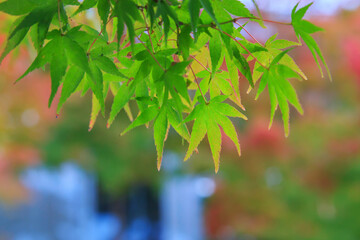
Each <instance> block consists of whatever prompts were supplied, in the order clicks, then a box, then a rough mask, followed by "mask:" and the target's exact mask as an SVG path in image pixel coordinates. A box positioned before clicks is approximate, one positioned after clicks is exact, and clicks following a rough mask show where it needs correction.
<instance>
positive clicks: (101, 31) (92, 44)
mask: <svg viewBox="0 0 360 240" xmlns="http://www.w3.org/2000/svg"><path fill="white" fill-rule="evenodd" d="M111 20H112V17H111V18H109V20H108V21H107V23H106V24H105V27H104V28H102V29H101V30H100V32H99V34H98V37H97V38H95V39H94V41H93V42H92V43H91V45H90V47H89V50H88V51H87V53H88V54H89V53H90V50H91V48H92V47H93V46H94V44H95V43H96V41H97V40H98V39H99V37H100V36H101V34H102V33H103V31H104V29H106V25H107V24H108V23H109V22H110V21H111Z"/></svg>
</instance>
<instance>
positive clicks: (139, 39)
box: [136, 36, 166, 72]
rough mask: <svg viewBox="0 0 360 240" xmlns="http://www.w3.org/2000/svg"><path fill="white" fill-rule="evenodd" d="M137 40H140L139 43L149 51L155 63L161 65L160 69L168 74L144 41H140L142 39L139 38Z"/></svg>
mask: <svg viewBox="0 0 360 240" xmlns="http://www.w3.org/2000/svg"><path fill="white" fill-rule="evenodd" d="M136 38H137V39H138V40H139V42H140V43H141V44H142V45H143V46H144V48H145V49H146V51H148V53H150V55H151V56H152V58H153V59H154V60H155V62H156V63H157V64H158V65H159V67H160V68H161V69H162V70H163V71H164V72H166V69H165V68H164V67H163V66H162V65H161V64H160V63H159V61H158V60H157V59H156V57H155V56H154V54H153V53H152V52H151V51H150V49H149V48H148V47H147V46H146V45H145V43H144V42H143V41H141V40H140V38H139V37H138V36H136Z"/></svg>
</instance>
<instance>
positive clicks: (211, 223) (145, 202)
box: [0, 0, 360, 240]
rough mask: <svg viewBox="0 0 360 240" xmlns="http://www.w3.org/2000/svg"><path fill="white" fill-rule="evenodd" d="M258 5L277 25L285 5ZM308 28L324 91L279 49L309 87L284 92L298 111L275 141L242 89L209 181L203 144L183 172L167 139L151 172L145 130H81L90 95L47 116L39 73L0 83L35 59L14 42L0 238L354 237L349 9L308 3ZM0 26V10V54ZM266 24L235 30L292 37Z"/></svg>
mask: <svg viewBox="0 0 360 240" xmlns="http://www.w3.org/2000/svg"><path fill="white" fill-rule="evenodd" d="M243 2H244V3H245V4H246V5H247V6H248V7H249V8H251V9H253V11H256V10H255V9H254V7H253V3H252V1H251V0H246V1H243ZM308 2H309V1H301V5H304V4H306V3H308ZM258 3H259V7H260V9H261V10H262V14H263V17H264V18H267V19H273V20H281V21H289V15H290V11H291V8H292V7H293V6H294V5H295V4H296V1H293V0H291V1H290V0H271V1H270V0H268V1H265V0H262V1H258ZM89 16H90V17H91V12H90V13H89ZM307 18H308V19H311V20H312V21H313V22H315V23H316V24H317V25H320V26H321V27H323V28H324V29H325V30H326V31H325V32H322V33H320V34H317V35H316V40H317V41H318V42H319V45H320V46H321V48H322V50H323V52H324V55H325V57H326V59H327V61H328V64H329V67H330V69H331V72H332V74H333V78H334V80H333V82H330V81H329V80H328V79H322V78H321V76H320V73H319V71H318V69H317V67H316V64H315V62H314V60H313V58H312V56H311V54H310V52H309V50H308V49H307V48H306V47H303V48H299V49H297V50H295V51H293V52H292V56H293V57H294V58H295V60H296V62H297V63H298V65H299V66H300V67H301V69H302V70H303V71H304V72H305V74H306V75H307V76H308V78H309V80H308V81H304V82H295V81H294V82H293V84H294V85H295V87H296V89H297V91H298V95H299V98H300V102H301V103H302V105H303V108H304V111H305V114H304V115H303V116H301V115H299V114H298V113H297V112H295V111H293V110H294V109H292V111H293V112H292V114H291V125H290V126H291V127H290V129H291V130H290V136H289V137H288V138H287V139H285V137H284V133H283V129H282V122H281V117H280V114H279V113H277V115H276V118H277V119H276V121H275V123H274V125H273V127H272V129H271V130H268V129H267V127H268V122H269V116H270V103H269V102H268V97H267V96H265V95H264V96H262V97H261V98H260V99H259V100H257V101H256V102H255V101H254V93H253V92H251V93H250V94H246V90H247V83H246V80H243V81H242V82H241V84H242V86H241V91H242V102H243V104H244V106H246V109H247V111H246V114H247V116H248V118H249V119H250V120H249V121H247V122H244V121H241V122H239V121H236V122H235V124H236V125H237V129H238V134H239V136H240V139H241V146H242V156H241V158H238V157H237V156H236V150H235V149H234V148H233V145H232V144H231V142H230V140H229V139H227V138H224V143H223V151H222V163H221V166H220V171H219V173H218V174H214V170H213V163H212V159H211V154H210V152H209V149H208V146H207V143H205V144H203V145H201V147H200V148H199V152H200V153H199V154H195V155H194V156H193V157H192V159H191V160H190V161H188V162H186V163H184V162H182V159H183V157H184V154H185V151H186V147H187V146H186V144H184V145H183V144H182V141H181V139H180V138H179V137H178V136H177V135H176V134H175V133H174V132H170V134H169V138H168V141H167V143H166V146H165V147H166V153H165V156H164V160H163V168H162V170H161V171H160V172H158V171H157V170H156V153H155V147H154V143H153V137H152V134H151V131H150V130H148V129H146V128H138V129H135V130H133V131H132V132H131V133H129V134H127V135H125V136H123V137H120V136H119V134H120V132H121V130H122V129H124V128H125V127H126V126H127V124H129V120H128V119H127V118H126V116H124V115H122V116H121V117H119V118H118V119H117V122H116V123H114V124H113V126H112V129H110V130H108V129H106V124H105V120H104V119H99V120H98V122H97V123H96V125H95V127H94V129H93V130H92V131H91V132H88V123H89V114H90V110H91V98H90V97H91V96H85V97H83V98H80V97H79V96H77V95H75V96H72V97H71V100H70V102H69V103H68V104H66V106H65V108H64V110H63V111H62V113H61V115H60V116H59V117H58V118H56V113H55V109H54V108H51V109H48V108H47V99H48V96H49V95H50V77H49V74H48V73H47V72H42V71H36V72H34V73H32V74H30V75H29V76H28V77H26V78H25V79H23V80H22V82H21V83H19V84H16V85H13V81H14V80H15V79H16V78H17V77H18V76H19V75H20V74H21V73H23V72H24V71H25V70H26V68H27V67H28V66H29V65H30V63H31V59H33V58H34V50H33V48H32V47H31V43H27V42H25V43H24V44H23V45H22V46H21V47H20V48H18V49H17V50H16V51H15V52H14V53H13V54H12V55H11V56H8V57H7V58H6V59H5V61H4V62H3V64H2V65H1V66H0V240H72V239H74V240H75V239H76V240H82V239H86V240H115V239H116V240H117V239H125V240H158V239H159V240H160V239H161V240H205V239H209V240H213V239H214V240H215V239H219V240H235V239H236V240H237V239H240V240H245V239H246V240H248V239H249V240H257V239H259V240H260V239H274V240H277V239H280V240H281V239H294V240H296V239H299V240H302V239H314V240H322V239H324V240H325V239H326V240H332V239H334V240H339V239H341V240H358V239H360V130H359V129H360V107H359V102H360V2H359V1H358V0H342V1H339V0H315V1H314V5H313V7H312V8H311V11H310V12H309V14H308V15H307ZM12 20H13V19H9V18H8V16H6V15H5V14H3V13H0V48H1V49H3V47H4V42H5V40H6V33H7V31H8V27H9V25H10V23H11V21H12ZM267 26H268V28H267V29H266V30H264V29H261V28H259V27H258V26H256V25H248V31H250V32H251V33H252V34H253V35H255V36H256V37H257V38H258V39H260V40H261V41H265V40H266V39H267V38H268V37H270V36H271V35H272V34H274V33H275V32H279V33H280V34H279V35H280V36H279V37H281V38H286V39H289V40H295V35H294V33H293V32H292V30H291V29H290V28H289V27H287V26H278V25H267ZM244 35H246V34H244ZM109 100H111V99H109ZM110 103H111V101H109V104H110ZM109 104H108V105H109ZM54 106H56V104H54Z"/></svg>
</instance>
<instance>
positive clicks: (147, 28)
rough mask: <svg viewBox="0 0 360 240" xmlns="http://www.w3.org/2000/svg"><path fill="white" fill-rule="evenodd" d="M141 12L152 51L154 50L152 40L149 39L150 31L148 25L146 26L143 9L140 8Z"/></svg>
mask: <svg viewBox="0 0 360 240" xmlns="http://www.w3.org/2000/svg"><path fill="white" fill-rule="evenodd" d="M141 13H142V15H143V18H144V22H145V26H146V30H147V32H148V35H149V41H150V44H151V48H152V51H153V52H155V50H154V45H153V43H152V40H151V33H150V30H149V26H148V24H147V21H146V17H145V14H144V9H143V8H141Z"/></svg>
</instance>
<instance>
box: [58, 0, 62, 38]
mask: <svg viewBox="0 0 360 240" xmlns="http://www.w3.org/2000/svg"><path fill="white" fill-rule="evenodd" d="M60 1H61V0H58V20H59V27H60V32H61V34H62V33H63V29H62V24H61V16H60Z"/></svg>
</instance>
